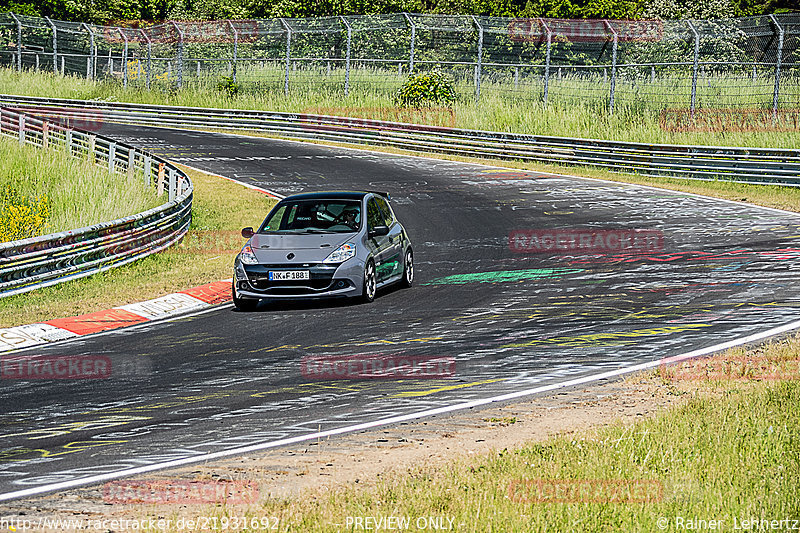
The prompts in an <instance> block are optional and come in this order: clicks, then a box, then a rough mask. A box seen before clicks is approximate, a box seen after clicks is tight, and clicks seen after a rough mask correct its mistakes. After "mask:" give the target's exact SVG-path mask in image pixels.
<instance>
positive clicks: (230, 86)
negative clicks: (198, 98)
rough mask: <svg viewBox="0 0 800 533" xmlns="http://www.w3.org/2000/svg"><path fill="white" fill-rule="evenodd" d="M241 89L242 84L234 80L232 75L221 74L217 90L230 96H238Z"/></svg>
mask: <svg viewBox="0 0 800 533" xmlns="http://www.w3.org/2000/svg"><path fill="white" fill-rule="evenodd" d="M240 89H241V86H240V85H239V84H238V83H236V82H235V81H233V77H231V76H221V77H220V79H219V81H218V82H217V90H218V91H219V92H223V93H225V94H227V95H228V96H236V95H237V94H239V90H240Z"/></svg>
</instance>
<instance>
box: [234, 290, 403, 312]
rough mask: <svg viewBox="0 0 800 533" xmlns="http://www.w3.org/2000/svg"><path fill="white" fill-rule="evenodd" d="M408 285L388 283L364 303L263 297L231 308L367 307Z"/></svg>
mask: <svg viewBox="0 0 800 533" xmlns="http://www.w3.org/2000/svg"><path fill="white" fill-rule="evenodd" d="M408 289H409V287H402V286H400V285H389V286H387V287H382V288H380V289H378V290H377V293H376V299H375V301H374V302H371V303H368V304H365V303H363V302H362V301H361V300H359V299H358V298H317V299H311V298H308V299H269V298H265V299H263V300H261V301H259V302H258V305H257V306H256V308H255V309H252V310H244V309H239V308H237V307H234V308H233V310H232V311H233V312H234V313H243V314H251V313H268V312H270V311H309V310H314V309H340V308H348V307H354V308H357V307H361V306H366V308H367V309H369V308H371V307H372V306H375V305H379V304H378V303H377V302H378V300H379V299H380V297H385V296H388V295H390V294H394V293H398V292H404V291H406V290H408Z"/></svg>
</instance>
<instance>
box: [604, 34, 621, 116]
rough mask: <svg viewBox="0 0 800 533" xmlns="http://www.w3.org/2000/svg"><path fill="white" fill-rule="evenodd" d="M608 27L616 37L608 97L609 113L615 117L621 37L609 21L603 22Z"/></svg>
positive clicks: (612, 52)
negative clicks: (618, 53) (618, 50)
mask: <svg viewBox="0 0 800 533" xmlns="http://www.w3.org/2000/svg"><path fill="white" fill-rule="evenodd" d="M603 22H604V23H605V25H606V27H607V28H608V29H609V31H610V32H611V34H612V35H613V36H614V44H613V46H612V48H611V92H610V95H609V97H608V109H609V112H610V113H611V114H612V115H613V114H614V97H615V96H616V90H617V48H618V46H619V35H618V34H617V30H615V29H614V27H613V26H612V25H611V23H610V22H608V21H607V20H604V21H603Z"/></svg>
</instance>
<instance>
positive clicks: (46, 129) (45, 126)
mask: <svg viewBox="0 0 800 533" xmlns="http://www.w3.org/2000/svg"><path fill="white" fill-rule="evenodd" d="M49 137H50V124H49V123H47V122H44V121H43V122H42V148H47V147H48V145H49V144H50V139H49Z"/></svg>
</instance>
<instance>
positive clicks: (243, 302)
mask: <svg viewBox="0 0 800 533" xmlns="http://www.w3.org/2000/svg"><path fill="white" fill-rule="evenodd" d="M234 283H235V282H234ZM231 292H232V293H233V305H234V306H235V307H236V309H238V310H239V311H253V310H254V309H255V308H256V307H257V306H258V300H256V299H255V298H239V297H238V296H237V295H236V287H234V286H233V285H231Z"/></svg>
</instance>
